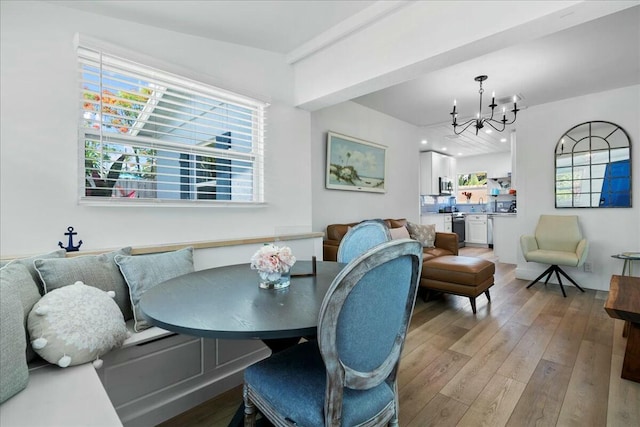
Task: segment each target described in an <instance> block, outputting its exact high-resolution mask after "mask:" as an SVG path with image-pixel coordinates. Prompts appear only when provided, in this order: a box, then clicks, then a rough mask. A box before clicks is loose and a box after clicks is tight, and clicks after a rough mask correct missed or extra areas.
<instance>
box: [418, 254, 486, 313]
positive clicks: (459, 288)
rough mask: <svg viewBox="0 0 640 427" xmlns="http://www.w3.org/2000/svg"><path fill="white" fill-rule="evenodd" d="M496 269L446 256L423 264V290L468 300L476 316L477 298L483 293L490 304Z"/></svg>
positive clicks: (477, 260)
mask: <svg viewBox="0 0 640 427" xmlns="http://www.w3.org/2000/svg"><path fill="white" fill-rule="evenodd" d="M495 271H496V266H495V264H494V263H492V262H491V261H487V260H485V259H482V258H474V257H466V256H458V255H446V256H440V257H436V258H432V259H429V260H427V261H424V263H423V264H422V277H421V278H420V287H421V288H423V289H427V290H432V291H439V292H445V293H449V294H454V295H460V296H465V297H468V298H469V300H470V301H471V309H472V310H473V313H474V314H475V313H476V297H477V296H478V295H480V294H481V293H483V292H484V294H485V295H486V296H487V300H489V302H491V295H489V288H490V287H491V286H493V274H494V273H495Z"/></svg>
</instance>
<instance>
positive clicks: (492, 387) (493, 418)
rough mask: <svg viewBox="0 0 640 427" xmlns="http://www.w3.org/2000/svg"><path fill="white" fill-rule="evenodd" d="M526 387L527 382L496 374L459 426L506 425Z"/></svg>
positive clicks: (499, 426) (497, 426) (489, 426)
mask: <svg viewBox="0 0 640 427" xmlns="http://www.w3.org/2000/svg"><path fill="white" fill-rule="evenodd" d="M525 387H526V384H523V383H521V382H519V381H516V380H513V379H511V378H507V377H503V376H502V375H495V376H494V377H493V378H491V381H489V384H487V386H486V387H485V388H484V390H482V393H480V395H479V396H478V398H477V399H476V400H475V402H473V404H472V405H471V406H470V407H469V409H468V410H467V412H466V413H465V414H464V417H462V419H461V420H460V422H459V423H458V426H459V427H480V426H486V427H501V426H504V425H506V424H507V422H508V421H509V417H510V416H511V413H512V412H513V408H515V406H516V404H517V403H518V399H520V396H521V395H522V393H523V392H524V389H525Z"/></svg>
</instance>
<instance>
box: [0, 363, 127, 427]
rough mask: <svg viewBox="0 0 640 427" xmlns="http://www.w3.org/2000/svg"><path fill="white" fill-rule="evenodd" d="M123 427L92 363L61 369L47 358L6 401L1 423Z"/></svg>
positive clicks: (0, 413) (5, 425)
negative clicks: (47, 360)
mask: <svg viewBox="0 0 640 427" xmlns="http://www.w3.org/2000/svg"><path fill="white" fill-rule="evenodd" d="M42 425H49V426H65V427H75V426H77V427H86V426H92V427H100V426H108V427H114V426H121V425H122V422H121V421H120V418H119V417H118V413H117V412H116V409H115V408H114V407H113V404H112V403H111V400H109V396H108V395H107V392H106V391H105V389H104V387H103V385H102V382H101V381H100V378H99V377H98V374H97V373H96V370H95V369H94V367H93V365H91V364H90V363H88V364H84V365H78V366H72V367H69V368H65V369H62V368H59V367H57V366H55V365H50V364H48V363H46V362H44V361H40V363H37V364H35V365H34V366H31V367H30V369H29V385H28V387H27V388H26V389H24V390H23V391H22V392H20V393H18V394H17V395H15V396H13V397H12V398H11V399H9V400H7V401H6V402H4V403H3V404H2V407H1V408H0V426H2V427H13V426H16V427H17V426H20V427H23V426H42Z"/></svg>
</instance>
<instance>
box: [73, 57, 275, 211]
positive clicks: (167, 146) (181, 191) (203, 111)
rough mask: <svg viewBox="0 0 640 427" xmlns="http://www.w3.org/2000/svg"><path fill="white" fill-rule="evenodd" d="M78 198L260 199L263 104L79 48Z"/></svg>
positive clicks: (149, 201) (209, 201)
mask: <svg viewBox="0 0 640 427" xmlns="http://www.w3.org/2000/svg"><path fill="white" fill-rule="evenodd" d="M77 54H78V61H79V76H80V85H79V86H80V89H79V102H80V109H79V111H80V113H79V150H80V158H81V166H80V170H81V181H82V184H81V194H80V199H81V201H82V202H89V203H96V202H97V203H105V202H106V203H116V204H140V203H142V204H153V205H158V204H178V205H196V204H201V205H209V206H211V205H216V204H243V203H250V204H253V203H261V202H264V195H263V187H264V184H263V153H264V140H265V126H266V123H265V122H266V109H267V104H266V103H265V102H262V101H259V100H256V99H252V98H250V97H246V96H243V95H240V94H237V93H233V92H230V91H226V90H224V89H220V88H217V87H214V86H211V85H208V84H205V83H201V82H198V81H195V80H191V79H189V78H186V77H183V76H180V75H177V74H173V73H170V72H167V71H164V70H161V69H158V68H154V67H150V66H147V65H144V64H142V63H139V62H136V61H132V60H130V59H126V58H123V57H121V56H118V55H114V54H112V53H110V52H106V51H104V50H103V49H99V48H94V47H87V46H83V45H82V44H80V45H79V46H78V49H77Z"/></svg>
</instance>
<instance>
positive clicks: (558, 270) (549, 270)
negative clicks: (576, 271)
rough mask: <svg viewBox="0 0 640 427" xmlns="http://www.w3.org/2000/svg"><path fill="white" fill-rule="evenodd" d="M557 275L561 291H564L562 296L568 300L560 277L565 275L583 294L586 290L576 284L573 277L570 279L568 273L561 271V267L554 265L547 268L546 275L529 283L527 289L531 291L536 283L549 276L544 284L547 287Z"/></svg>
mask: <svg viewBox="0 0 640 427" xmlns="http://www.w3.org/2000/svg"><path fill="white" fill-rule="evenodd" d="M553 273H555V274H556V279H557V280H558V284H559V285H560V290H561V291H562V295H563V296H564V297H565V298H566V297H567V293H566V292H565V290H564V285H563V283H562V278H561V277H560V275H563V276H564V277H566V278H567V279H568V280H569V281H570V282H571V283H573V285H574V286H575V287H576V288H578V289H580V291H581V292H584V289H582V288H581V287H580V285H578V284H577V283H576V281H575V280H573V279H572V278H571V277H569V275H568V274H567V273H565V272H564V270H563V269H561V268H560V267H558V266H557V265H552V266H551V267H549V268H547V269H546V270H545V271H544V273H542V274H541V275H539V276H538V277H536V279H535V280H534V281H532V282H531V283H529V284H528V285H527V289H529V288H530V287H531V286H533V285H535V284H536V282H538V281H539V280H540V279H541V278H542V277H543V276H544V275H547V278H546V280H545V281H544V284H545V285H546V284H547V282H548V281H549V279H550V278H551V275H552V274H553Z"/></svg>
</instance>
